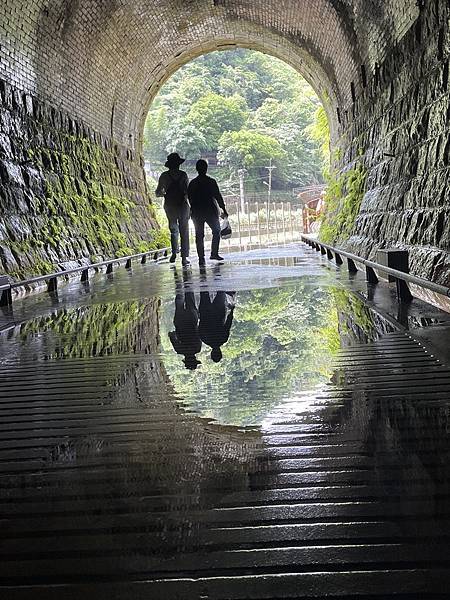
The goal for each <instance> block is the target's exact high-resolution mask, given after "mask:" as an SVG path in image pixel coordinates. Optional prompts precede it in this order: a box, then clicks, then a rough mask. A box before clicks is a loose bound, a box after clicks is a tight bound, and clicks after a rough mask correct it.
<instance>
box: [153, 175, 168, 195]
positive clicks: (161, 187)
mask: <svg viewBox="0 0 450 600" xmlns="http://www.w3.org/2000/svg"><path fill="white" fill-rule="evenodd" d="M165 179H166V178H165V177H164V173H162V174H161V175H160V176H159V181H158V187H157V188H156V192H155V195H156V197H157V198H162V197H163V196H164V194H165V193H166V186H165V185H164V180H165Z"/></svg>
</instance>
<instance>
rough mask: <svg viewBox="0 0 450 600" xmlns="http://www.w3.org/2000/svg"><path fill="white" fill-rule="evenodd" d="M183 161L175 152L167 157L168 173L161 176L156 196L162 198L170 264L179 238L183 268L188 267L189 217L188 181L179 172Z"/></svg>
mask: <svg viewBox="0 0 450 600" xmlns="http://www.w3.org/2000/svg"><path fill="white" fill-rule="evenodd" d="M184 161H185V159H184V158H181V157H180V155H179V154H178V153H177V152H172V153H171V154H169V155H168V157H167V161H166V163H165V166H166V167H167V168H168V171H164V173H162V174H161V176H160V178H159V181H158V187H157V188H156V195H157V196H158V197H164V210H165V211H166V215H167V220H168V222H169V229H170V243H171V246H172V255H171V257H170V262H171V263H173V262H175V260H176V258H177V254H178V252H179V238H181V262H182V264H183V266H187V265H189V217H190V207H189V202H188V196H187V189H188V185H189V179H188V176H187V173H185V172H184V171H181V169H180V165H182V164H183V163H184Z"/></svg>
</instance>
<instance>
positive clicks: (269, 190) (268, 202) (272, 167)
mask: <svg viewBox="0 0 450 600" xmlns="http://www.w3.org/2000/svg"><path fill="white" fill-rule="evenodd" d="M264 168H265V169H267V170H268V171H269V183H266V185H267V186H268V190H267V210H266V213H267V241H269V222H270V200H271V198H272V171H273V170H274V169H276V167H274V166H272V159H270V163H269V166H268V167H264ZM264 183H265V182H264Z"/></svg>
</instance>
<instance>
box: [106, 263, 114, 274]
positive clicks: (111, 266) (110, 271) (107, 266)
mask: <svg viewBox="0 0 450 600" xmlns="http://www.w3.org/2000/svg"><path fill="white" fill-rule="evenodd" d="M112 272H113V264H112V263H109V264H108V265H106V274H107V275H109V274H110V273H112Z"/></svg>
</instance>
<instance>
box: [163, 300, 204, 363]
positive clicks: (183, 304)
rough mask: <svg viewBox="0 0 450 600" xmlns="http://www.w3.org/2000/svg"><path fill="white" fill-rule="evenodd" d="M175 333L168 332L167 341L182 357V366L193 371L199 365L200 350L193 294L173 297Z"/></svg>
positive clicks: (200, 344)
mask: <svg viewBox="0 0 450 600" xmlns="http://www.w3.org/2000/svg"><path fill="white" fill-rule="evenodd" d="M173 324H174V325H175V331H170V332H169V339H170V341H171V342H172V346H173V349H174V350H175V352H176V353H177V354H182V355H184V359H183V362H184V366H185V367H186V369H189V370H190V371H194V370H195V369H196V368H197V367H198V365H200V364H201V361H199V360H198V359H197V357H196V354H198V353H199V352H200V351H201V349H202V341H201V339H200V337H199V335H198V309H197V305H196V303H195V296H194V292H185V293H183V292H181V291H180V290H179V291H178V293H177V294H176V296H175V316H174V318H173Z"/></svg>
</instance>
